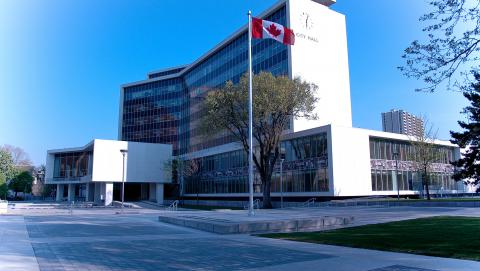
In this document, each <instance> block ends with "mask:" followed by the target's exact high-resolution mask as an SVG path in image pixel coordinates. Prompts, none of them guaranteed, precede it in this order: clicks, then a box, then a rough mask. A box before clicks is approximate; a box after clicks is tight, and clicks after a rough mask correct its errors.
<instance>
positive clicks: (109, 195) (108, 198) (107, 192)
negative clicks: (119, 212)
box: [103, 183, 113, 206]
mask: <svg viewBox="0 0 480 271" xmlns="http://www.w3.org/2000/svg"><path fill="white" fill-rule="evenodd" d="M103 198H104V204H105V206H109V205H111V204H112V203H113V183H105V184H104V194H103Z"/></svg>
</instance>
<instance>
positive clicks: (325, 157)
mask: <svg viewBox="0 0 480 271" xmlns="http://www.w3.org/2000/svg"><path fill="white" fill-rule="evenodd" d="M334 3H335V1H334V0H281V1H279V2H278V3H276V4H275V5H274V6H272V7H271V8H269V9H268V10H266V11H264V12H263V13H261V14H259V15H256V16H255V17H259V18H262V19H265V20H268V21H273V22H277V23H279V24H282V25H286V26H287V27H289V28H292V29H293V30H294V32H295V45H293V46H285V45H283V44H281V43H278V42H276V41H274V40H255V39H254V40H253V41H252V59H253V72H254V73H258V72H260V71H267V72H271V73H272V74H274V75H285V76H288V77H290V78H295V77H297V76H300V77H301V78H302V79H303V80H306V81H309V82H312V83H315V84H316V85H317V86H318V92H317V93H316V96H317V97H318V98H319V99H318V102H317V104H316V106H315V113H317V115H318V116H319V118H318V120H307V119H301V118H300V119H293V118H292V119H291V121H290V124H289V127H288V129H287V130H286V131H285V132H284V135H283V138H282V142H281V146H280V147H281V149H282V151H283V152H284V154H285V160H284V162H283V164H282V171H283V178H282V180H283V189H282V190H283V191H284V192H285V193H284V196H285V197H287V198H288V197H290V198H291V199H300V200H301V199H302V198H312V197H325V198H331V197H355V196H371V195H394V194H396V193H397V189H398V190H400V193H401V194H402V195H416V194H419V193H421V191H422V190H423V187H422V183H421V180H420V175H419V173H417V171H416V169H415V163H413V162H412V161H409V157H411V156H410V155H409V153H411V152H412V151H413V150H412V145H411V144H410V143H409V142H410V140H411V138H409V137H408V136H406V135H400V134H393V133H386V132H381V131H372V130H366V129H359V128H353V127H352V113H351V101H350V83H349V66H348V50H347V32H346V22H345V16H344V15H342V14H340V13H338V12H335V11H333V10H331V9H330V5H332V4H334ZM240 13H241V14H243V12H240ZM247 35H248V28H247V25H245V26H243V27H241V28H240V29H238V30H237V31H235V32H234V33H233V34H232V35H230V36H229V37H228V38H226V39H225V40H224V41H222V42H221V43H220V44H218V45H217V46H215V47H214V48H213V49H211V50H210V51H208V52H207V53H205V54H204V55H203V56H201V57H200V58H198V59H197V60H196V61H194V62H193V63H191V64H188V65H183V66H177V67H173V68H167V69H162V70H159V71H154V72H150V73H148V75H147V78H146V79H145V80H141V81H138V82H133V83H128V84H125V85H123V86H121V88H120V110H119V126H118V134H119V138H118V139H119V142H123V143H122V144H134V143H138V144H148V146H152V147H148V146H147V145H146V146H147V147H145V148H142V150H143V151H145V152H151V153H150V154H149V155H151V156H149V155H147V156H148V157H157V158H155V159H157V160H158V161H157V160H155V159H153V158H152V159H153V160H151V159H147V158H145V157H143V158H142V156H137V157H136V158H134V157H132V156H130V154H128V156H129V157H128V159H129V161H130V162H132V163H133V162H134V164H135V165H136V166H137V167H138V168H137V169H134V168H135V167H132V168H130V166H129V168H128V169H127V172H128V171H130V170H137V171H139V170H146V171H155V170H156V172H157V173H158V174H157V175H156V177H155V178H153V175H149V174H148V172H146V173H144V174H145V175H149V176H152V177H151V178H150V179H149V178H134V175H129V174H128V173H127V174H126V176H127V177H126V179H125V182H126V183H127V184H128V183H136V184H139V185H138V186H136V187H133V186H131V187H130V188H131V189H140V192H137V193H136V194H137V195H139V196H138V197H137V198H138V199H153V198H155V199H157V201H159V202H160V201H161V200H159V199H160V198H162V199H163V197H160V196H159V195H158V194H159V193H160V191H161V189H160V188H158V189H157V188H154V187H161V186H162V187H163V184H167V183H170V182H171V181H172V180H171V177H170V179H168V177H165V176H171V174H170V175H169V172H167V171H168V169H167V168H166V167H164V166H163V165H162V163H161V161H160V160H162V159H163V160H162V161H163V163H165V161H168V160H169V159H170V160H172V159H180V160H182V161H184V164H185V165H188V167H189V168H191V169H192V170H190V171H189V172H188V174H187V173H184V174H181V175H182V176H180V178H179V182H180V183H181V184H180V187H181V190H182V192H181V193H182V195H183V196H184V197H185V198H192V199H193V198H195V199H198V198H202V199H222V200H231V199H237V200H238V199H245V200H246V198H247V196H248V177H247V173H248V170H247V157H246V153H245V151H244V150H243V148H242V146H241V145H240V144H239V143H238V141H237V139H235V138H234V137H232V136H231V135H230V134H228V133H227V132H225V133H220V134H216V135H211V136H208V137H206V136H205V135H203V134H201V133H200V131H199V124H200V122H201V119H202V116H203V115H204V111H203V110H202V103H203V101H204V98H205V96H206V94H207V93H208V92H209V91H211V90H213V89H218V88H221V87H222V86H224V84H225V82H226V81H228V80H231V81H232V82H234V83H237V82H239V80H240V77H241V76H242V75H243V74H244V73H245V72H246V71H247V68H248V67H247V65H248V58H247V52H248V36H247ZM435 144H436V147H437V150H438V153H439V156H438V159H437V161H435V163H434V165H433V166H432V173H433V174H432V176H431V190H432V192H433V193H436V192H438V191H441V192H442V193H446V192H458V191H463V189H464V188H463V186H462V185H461V184H460V183H456V182H455V181H454V180H453V179H452V174H453V171H454V168H453V167H452V166H451V165H450V162H451V161H453V160H456V159H458V158H459V156H460V151H459V148H458V147H456V146H455V145H452V144H450V143H449V142H447V141H436V142H435ZM156 145H159V146H164V148H159V149H155V147H153V146H156ZM165 146H168V147H169V148H170V149H168V147H165ZM153 149H155V150H153ZM84 150H87V151H88V146H87V147H84V148H82V151H84ZM71 152H78V150H77V149H74V150H71V151H70V150H68V149H66V150H55V151H50V152H49V154H48V155H49V158H48V159H50V160H48V159H47V183H51V184H54V183H56V184H58V185H59V187H60V186H61V185H69V184H70V185H77V186H78V187H80V185H81V186H82V187H86V188H85V189H83V190H82V191H85V190H86V189H87V188H88V189H89V190H92V189H94V188H92V187H96V186H95V185H94V184H92V183H95V182H96V181H95V180H94V178H90V179H88V181H85V183H86V184H84V185H83V184H80V183H82V181H76V182H74V183H73V184H72V182H69V180H68V178H66V177H65V176H62V175H59V174H60V172H62V170H61V168H62V164H61V163H60V164H59V163H57V162H56V160H55V159H57V156H58V157H61V156H63V155H67V156H68V153H71ZM394 153H398V155H394ZM112 155H114V156H115V157H117V158H115V160H111V161H109V162H110V163H116V164H115V167H117V166H118V165H117V164H118V163H119V160H118V159H119V158H118V157H120V156H119V155H120V153H119V151H118V150H112ZM90 156H91V157H92V160H93V164H95V160H96V158H95V154H94V153H91V152H90ZM133 159H140V160H139V161H132V160H133ZM142 159H147V160H142ZM117 160H118V161H117ZM48 161H51V162H48ZM153 161H156V162H155V163H153V164H154V165H155V166H156V168H155V166H152V167H144V168H143V167H142V163H144V162H145V163H149V164H151V163H152V162H153ZM107 164H108V163H107ZM105 166H108V165H105ZM59 167H60V170H59ZM64 167H68V165H64ZM70 167H71V166H70ZM141 168H142V169H141ZM92 170H94V168H93V169H92V168H90V162H88V163H86V173H85V174H87V175H88V174H89V172H90V171H92ZM115 171H118V170H117V169H115ZM120 172H121V171H120ZM275 172H276V173H275V174H274V176H273V180H272V191H271V192H272V196H273V197H274V200H275V197H278V196H280V190H281V189H280V179H281V178H280V164H279V163H278V164H277V165H276V169H275ZM90 174H91V173H90ZM112 174H113V173H112ZM72 178H73V177H72ZM118 182H119V180H118V176H117V178H111V179H108V178H104V184H102V185H101V186H99V188H98V189H97V190H98V191H100V193H104V191H107V190H109V189H105V188H104V187H107V186H108V187H109V186H111V185H110V183H117V186H118ZM61 189H63V188H58V189H57V195H58V196H59V197H62V196H63V197H68V195H69V193H70V192H68V193H65V192H62V193H63V194H61V193H60V192H59V190H61ZM70 189H72V191H73V190H74V189H75V188H70V186H69V188H68V189H67V190H68V191H70ZM254 189H255V193H256V194H255V195H256V196H261V193H262V191H261V189H262V186H261V185H260V178H259V176H256V177H255V185H254ZM80 190H81V189H80ZM80 190H79V191H80ZM61 191H64V190H61ZM142 191H146V192H142ZM162 191H163V190H162ZM127 192H128V191H127ZM72 193H74V192H72ZM78 193H80V192H78ZM131 193H133V192H131ZM60 194H61V195H60ZM133 194H135V193H133ZM153 194H155V195H154V196H153ZM75 195H76V194H75ZM102 195H103V194H102ZM87 198H89V199H91V198H92V197H91V196H87Z"/></svg>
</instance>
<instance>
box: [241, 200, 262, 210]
mask: <svg viewBox="0 0 480 271" xmlns="http://www.w3.org/2000/svg"><path fill="white" fill-rule="evenodd" d="M243 209H244V210H248V203H247V205H243ZM253 209H257V210H258V209H260V199H256V200H254V201H253Z"/></svg>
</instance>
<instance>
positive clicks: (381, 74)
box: [0, 0, 466, 164]
mask: <svg viewBox="0 0 480 271" xmlns="http://www.w3.org/2000/svg"><path fill="white" fill-rule="evenodd" d="M275 2H276V0H262V1H258V0H229V1H224V0H202V1H194V0H187V1H177V0H162V1H157V0H141V1H138V0H98V1H84V0H70V1H63V0H37V1H30V0H5V1H0V145H3V144H11V145H15V146H19V147H22V148H23V149H25V150H26V151H27V152H28V153H29V154H30V157H31V158H32V160H33V162H34V163H35V164H41V163H44V162H45V156H46V150H47V149H53V148H63V147H73V146H82V145H84V144H86V143H88V142H89V141H90V140H91V139H93V138H102V139H116V138H117V129H118V126H117V123H118V102H119V87H120V85H121V84H123V83H127V82H132V81H137V80H141V79H144V78H145V76H146V73H147V72H149V71H151V70H157V69H160V68H163V67H169V66H177V65H180V64H185V63H190V62H192V61H194V60H195V59H197V58H198V57H199V56H201V55H202V54H203V53H205V52H206V51H208V50H209V49H211V48H212V47H213V46H215V45H216V44H217V43H218V42H220V41H222V40H223V39H224V38H225V37H227V36H228V35H229V34H231V33H232V32H233V31H235V30H236V29H238V28H239V27H241V26H242V25H243V24H244V23H245V22H246V16H245V14H246V12H247V10H248V9H251V10H252V11H253V13H254V14H259V13H261V12H262V11H263V10H265V9H266V8H268V7H269V6H271V5H272V4H273V3H275ZM332 9H333V10H336V11H338V12H340V13H342V14H345V15H346V18H347V31H348V48H349V63H350V80H351V95H352V112H353V124H354V126H355V127H361V128H370V129H381V119H380V113H381V112H382V111H387V110H389V109H391V108H401V109H405V110H407V111H410V112H412V113H414V114H423V115H426V116H427V117H428V118H429V119H430V121H431V122H433V123H434V124H435V126H436V127H437V128H438V129H439V137H440V138H442V139H448V138H449V133H448V131H449V130H452V129H458V126H457V124H456V121H457V120H458V119H460V118H462V116H461V115H460V114H459V112H460V111H461V109H462V107H463V106H465V104H466V102H465V100H464V99H463V96H461V94H459V93H455V92H449V91H444V90H441V91H438V92H437V93H435V94H427V93H416V92H414V88H415V87H419V86H422V85H421V82H417V81H415V80H410V79H407V78H405V77H403V76H402V75H401V73H400V72H399V71H398V70H397V68H396V67H397V66H399V65H401V64H402V59H401V57H400V56H401V55H402V52H403V49H404V48H405V47H406V46H408V44H409V43H410V41H412V40H414V39H420V38H421V37H422V32H421V24H420V23H419V22H418V17H419V16H420V15H422V14H423V13H425V12H426V11H427V10H428V5H427V3H426V1H424V0H389V1H385V0H370V1H358V0H337V4H335V5H333V6H332ZM325 27H328V26H325Z"/></svg>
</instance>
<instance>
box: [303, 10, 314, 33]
mask: <svg viewBox="0 0 480 271" xmlns="http://www.w3.org/2000/svg"><path fill="white" fill-rule="evenodd" d="M300 25H301V26H302V27H303V28H304V29H306V30H310V29H312V27H313V21H312V16H310V14H308V13H307V12H302V14H300Z"/></svg>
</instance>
